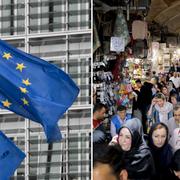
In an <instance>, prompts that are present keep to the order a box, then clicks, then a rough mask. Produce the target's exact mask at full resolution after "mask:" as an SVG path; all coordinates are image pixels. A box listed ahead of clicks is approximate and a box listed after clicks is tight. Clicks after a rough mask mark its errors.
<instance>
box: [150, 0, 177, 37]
mask: <svg viewBox="0 0 180 180" xmlns="http://www.w3.org/2000/svg"><path fill="white" fill-rule="evenodd" d="M147 20H148V21H155V22H157V23H159V24H160V25H162V26H167V27H168V31H169V32H171V33H177V34H180V0H151V6H150V10H149V12H148V16H147Z"/></svg>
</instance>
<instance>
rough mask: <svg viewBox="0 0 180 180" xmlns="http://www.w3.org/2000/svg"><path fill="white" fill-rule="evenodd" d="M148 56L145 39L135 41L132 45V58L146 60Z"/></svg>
mask: <svg viewBox="0 0 180 180" xmlns="http://www.w3.org/2000/svg"><path fill="white" fill-rule="evenodd" d="M147 54H148V46H147V41H146V39H144V40H141V39H137V40H135V41H134V44H133V56H134V57H135V58H146V57H147Z"/></svg>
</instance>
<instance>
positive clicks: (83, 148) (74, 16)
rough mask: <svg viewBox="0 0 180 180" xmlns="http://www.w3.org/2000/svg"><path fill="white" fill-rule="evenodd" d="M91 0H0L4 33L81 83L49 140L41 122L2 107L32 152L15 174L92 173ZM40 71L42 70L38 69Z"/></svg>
mask: <svg viewBox="0 0 180 180" xmlns="http://www.w3.org/2000/svg"><path fill="white" fill-rule="evenodd" d="M91 8H92V3H91V0H0V19H1V21H0V37H1V39H3V40H6V41H7V42H8V43H10V44H12V45H13V46H15V47H17V48H19V49H21V50H23V51H25V52H27V53H30V54H33V55H35V56H38V57H41V58H43V59H44V60H47V61H49V62H50V63H53V64H56V65H57V66H59V67H60V68H61V69H62V70H64V71H65V72H67V73H68V74H69V75H70V76H71V77H72V79H73V80H74V81H75V82H76V84H77V85H78V86H79V87H80V93H79V96H78V98H77V100H76V101H75V102H74V104H73V106H72V107H71V108H70V109H69V110H68V111H67V112H66V113H65V114H64V116H63V117H62V118H61V119H60V120H59V127H60V129H61V132H62V136H63V139H62V141H61V142H58V143H53V144H47V143H46V137H45V134H44V132H43V129H42V127H41V126H40V125H38V124H36V123H34V122H32V121H29V120H26V119H24V118H23V117H21V116H18V115H16V114H14V113H12V112H9V111H6V110H3V109H1V110H0V130H2V131H3V132H4V133H5V134H6V135H7V136H8V137H10V138H11V139H12V140H13V141H14V142H15V144H16V145H17V146H18V147H19V148H20V149H21V150H23V151H24V152H25V153H26V159H25V160H24V161H23V163H21V166H20V167H19V168H18V169H17V171H16V172H15V174H14V176H13V177H12V179H17V180H40V179H42V180H44V179H47V180H60V179H61V180H75V179H77V180H78V179H79V180H88V179H91V173H90V172H91V162H90V159H91V134H90V132H91V34H92V30H91V29H92V28H91V14H92V13H91ZM37 76H38V74H37Z"/></svg>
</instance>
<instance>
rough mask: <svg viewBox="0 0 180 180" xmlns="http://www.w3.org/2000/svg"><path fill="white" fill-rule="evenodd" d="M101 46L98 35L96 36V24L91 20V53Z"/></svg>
mask: <svg viewBox="0 0 180 180" xmlns="http://www.w3.org/2000/svg"><path fill="white" fill-rule="evenodd" d="M100 46H101V43H100V40H99V36H98V32H97V28H96V24H95V22H94V21H93V53H94V52H95V51H96V50H97V49H98V48H99V47H100Z"/></svg>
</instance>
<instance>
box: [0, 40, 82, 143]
mask: <svg viewBox="0 0 180 180" xmlns="http://www.w3.org/2000/svg"><path fill="white" fill-rule="evenodd" d="M78 94H79V88H78V87H77V86H76V84H75V83H74V82H73V80H72V79H71V78H70V77H69V75H68V74H66V73H65V72H64V71H62V70H61V69H59V68H58V67H56V66H55V65H53V64H50V63H48V62H47V61H45V60H42V59H40V58H38V57H35V56H33V55H30V54H27V53H25V52H23V51H21V50H19V49H16V48H14V47H12V46H11V45H9V44H7V43H6V42H5V41H2V40H0V107H1V108H6V109H9V110H10V111H13V112H15V113H17V114H19V115H21V116H23V117H26V118H28V119H31V120H33V121H35V122H37V123H40V124H41V125H42V126H43V128H44V131H45V134H46V136H47V140H48V142H55V141H58V140H60V139H61V133H60V130H59V127H58V125H57V124H58V120H59V119H60V117H61V116H62V115H63V114H64V113H65V111H66V110H67V109H68V108H69V107H70V106H71V105H72V103H73V102H74V101H75V100H76V98H77V96H78Z"/></svg>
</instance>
